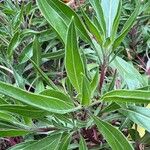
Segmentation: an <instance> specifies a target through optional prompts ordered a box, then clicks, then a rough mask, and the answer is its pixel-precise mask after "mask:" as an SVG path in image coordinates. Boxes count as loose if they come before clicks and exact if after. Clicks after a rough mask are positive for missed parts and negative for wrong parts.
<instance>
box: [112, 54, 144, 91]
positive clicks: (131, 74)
mask: <svg viewBox="0 0 150 150" xmlns="http://www.w3.org/2000/svg"><path fill="white" fill-rule="evenodd" d="M110 67H112V68H113V69H117V71H118V72H119V75H120V76H121V78H122V79H123V81H125V83H126V84H127V86H128V88H129V89H136V88H140V87H143V86H144V85H145V84H146V83H145V81H144V80H143V78H142V76H141V74H140V73H139V72H138V70H137V69H136V68H134V67H133V65H131V64H130V63H128V62H126V61H125V60H123V59H122V58H121V57H118V56H117V57H116V58H115V59H114V60H113V61H112V62H111V64H110Z"/></svg>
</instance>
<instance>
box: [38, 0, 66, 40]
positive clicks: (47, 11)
mask: <svg viewBox="0 0 150 150" xmlns="http://www.w3.org/2000/svg"><path fill="white" fill-rule="evenodd" d="M36 2H37V5H38V7H39V9H40V11H41V12H42V14H43V16H44V17H45V18H46V20H47V21H48V22H49V24H50V25H51V26H52V27H53V29H54V30H55V31H56V32H57V34H58V35H59V36H60V38H61V39H62V40H63V41H65V39H66V32H67V24H66V22H65V20H64V19H63V18H62V16H60V15H59V14H58V12H57V11H56V10H55V9H54V8H53V7H52V6H51V5H50V3H52V2H51V0H49V1H47V0H36ZM57 2H58V1H57Z"/></svg>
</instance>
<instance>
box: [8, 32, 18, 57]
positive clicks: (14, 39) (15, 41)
mask: <svg viewBox="0 0 150 150" xmlns="http://www.w3.org/2000/svg"><path fill="white" fill-rule="evenodd" d="M18 44H19V32H16V33H15V34H14V35H13V37H12V39H11V40H10V43H9V45H8V49H7V55H8V58H11V56H12V55H13V51H14V50H15V49H16V47H17V46H18Z"/></svg>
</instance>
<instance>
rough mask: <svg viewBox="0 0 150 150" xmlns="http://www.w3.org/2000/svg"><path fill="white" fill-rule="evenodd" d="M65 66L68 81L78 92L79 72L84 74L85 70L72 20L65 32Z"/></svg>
mask: <svg viewBox="0 0 150 150" xmlns="http://www.w3.org/2000/svg"><path fill="white" fill-rule="evenodd" d="M65 66H66V71H67V75H68V78H69V80H70V82H71V83H72V85H73V86H74V88H75V89H76V90H77V92H78V93H80V92H81V85H82V75H81V74H85V70H84V65H83V61H82V59H81V56H80V51H79V48H78V44H77V35H76V29H75V25H74V21H73V20H72V21H71V23H70V25H69V29H68V32H67V44H66V53H65Z"/></svg>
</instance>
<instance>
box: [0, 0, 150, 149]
mask: <svg viewBox="0 0 150 150" xmlns="http://www.w3.org/2000/svg"><path fill="white" fill-rule="evenodd" d="M36 2H37V5H38V7H39V9H40V11H41V13H42V14H43V16H44V17H45V19H46V20H47V21H48V23H49V24H50V25H51V27H52V28H53V29H54V30H55V31H56V33H57V34H58V35H59V37H60V40H61V42H62V43H63V44H64V47H65V52H64V53H65V58H64V64H65V70H66V73H67V76H66V78H64V79H63V80H62V86H61V87H58V86H56V85H55V84H54V83H53V82H52V81H51V80H50V79H49V78H48V77H47V75H46V74H45V73H44V72H42V70H41V69H40V63H39V61H38V60H39V57H40V55H34V54H35V53H36V52H35V51H34V50H36V47H39V43H38V39H37V38H35V40H34V44H33V47H34V50H33V52H34V54H33V57H32V60H30V61H31V62H32V65H33V66H34V68H35V70H36V72H37V76H41V77H42V79H43V80H44V81H45V82H46V84H47V85H49V88H48V89H45V90H43V91H42V92H40V93H38V94H35V93H31V92H27V91H25V90H22V89H20V88H17V87H14V86H12V85H9V84H6V83H4V82H0V93H1V98H0V110H1V111H0V114H1V115H0V120H1V122H0V128H1V131H0V136H1V137H9V136H11V137H12V136H13V137H14V136H26V135H36V134H38V135H39V134H42V135H44V136H45V137H44V138H41V139H40V140H32V141H27V142H24V143H21V144H18V145H16V146H15V147H12V148H10V149H12V150H17V149H22V150H29V149H33V150H34V149H35V150H37V149H39V150H41V149H43V150H48V149H58V150H60V149H61V150H66V149H80V150H82V149H83V150H86V149H110V147H111V149H113V150H133V149H134V143H133V144H132V143H131V141H129V139H127V137H126V136H125V135H124V134H123V133H122V132H121V130H123V129H125V128H126V126H125V125H124V124H125V122H127V121H128V122H129V120H131V121H132V122H134V123H136V124H138V125H141V126H142V127H144V128H145V129H146V130H147V131H150V127H149V124H150V119H149V116H150V110H149V109H148V108H144V107H142V105H141V104H144V103H146V104H147V103H149V101H150V93H149V92H148V91H144V90H135V88H140V87H142V86H144V85H145V84H146V83H145V81H144V80H143V78H142V77H141V75H140V74H139V73H138V71H137V70H136V69H135V68H134V67H133V66H132V65H130V64H129V63H127V62H126V61H124V60H123V59H122V58H120V57H119V56H117V53H118V52H119V50H120V47H119V46H120V44H121V42H122V41H123V39H124V37H125V36H126V35H127V33H128V32H129V30H130V29H131V27H132V26H133V24H134V22H135V21H136V18H137V16H138V15H139V8H140V4H139V2H137V5H136V6H135V10H134V12H133V13H132V14H131V16H130V17H129V18H128V20H126V23H125V24H124V26H123V27H121V30H120V27H119V23H120V20H121V10H122V1H121V0H116V1H112V0H89V4H88V6H89V5H90V9H91V8H92V11H93V13H94V15H93V16H92V17H91V16H90V17H89V16H88V15H87V14H86V13H85V10H84V7H83V8H82V7H81V8H80V11H81V13H82V18H83V20H81V18H80V16H79V15H77V14H76V13H75V11H74V10H73V9H71V8H70V7H68V6H67V5H65V4H64V3H62V2H60V1H58V0H37V1H36ZM79 37H80V38H81V39H82V40H83V41H85V42H86V43H88V44H89V46H91V49H90V50H89V52H88V51H86V50H87V49H84V48H82V47H81V48H79ZM91 54H92V55H91ZM88 62H92V63H91V64H90V63H88ZM108 67H111V68H112V69H114V70H115V69H117V72H118V73H119V74H120V76H121V77H122V78H123V80H124V81H125V83H124V85H125V88H130V89H132V90H113V89H114V82H115V76H116V72H115V73H114V77H113V79H112V82H111V83H110V84H109V87H108V88H104V86H105V76H106V73H107V69H108ZM99 68H100V73H99ZM9 101H11V102H12V103H11V104H10V103H8V102H9ZM137 104H139V106H136V105H137ZM112 112H116V113H114V114H112V115H110V113H112ZM120 116H121V117H120ZM120 118H121V119H120ZM143 118H144V119H143ZM116 119H117V120H119V121H118V122H119V123H120V122H121V123H120V124H121V126H120V128H117V127H114V126H113V125H112V124H111V123H112V121H113V120H116ZM36 122H38V123H36ZM108 122H109V123H108ZM132 124H133V123H130V125H131V126H132ZM129 134H130V132H128V133H127V136H128V135H129ZM102 136H103V137H104V139H105V140H106V141H107V142H105V140H104V139H103V137H102ZM131 139H132V138H131Z"/></svg>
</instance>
